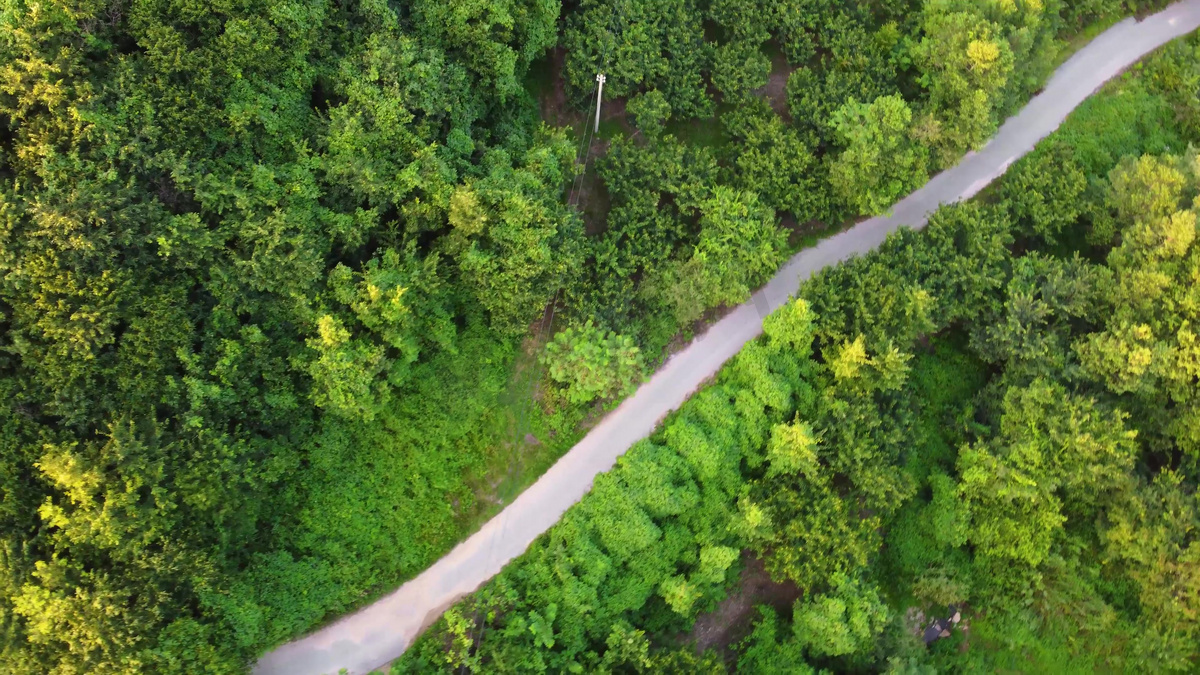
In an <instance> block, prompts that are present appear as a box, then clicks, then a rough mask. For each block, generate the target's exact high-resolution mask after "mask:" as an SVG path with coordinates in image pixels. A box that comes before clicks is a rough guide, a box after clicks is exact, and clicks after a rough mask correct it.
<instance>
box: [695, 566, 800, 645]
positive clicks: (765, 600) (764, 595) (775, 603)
mask: <svg viewBox="0 0 1200 675" xmlns="http://www.w3.org/2000/svg"><path fill="white" fill-rule="evenodd" d="M742 564H743V568H742V575H741V577H740V578H739V579H738V583H737V586H735V587H734V589H733V590H732V591H730V593H729V596H728V597H726V598H725V599H724V600H722V601H721V604H719V605H717V608H716V609H714V610H713V611H711V612H709V613H708V614H704V615H702V616H700V617H699V618H697V619H696V624H695V625H694V626H693V627H692V632H691V633H689V634H688V636H687V638H686V639H685V642H690V643H692V644H693V645H694V646H695V648H696V651H697V652H703V651H705V650H707V649H715V650H717V651H718V652H719V653H721V654H722V655H723V656H724V657H725V658H726V659H727V660H728V659H731V658H732V657H733V649H732V648H733V646H734V645H736V644H737V643H738V642H740V641H741V640H742V639H743V638H745V637H746V636H747V635H749V634H750V631H751V630H752V628H753V624H754V621H755V620H757V619H758V611H757V610H756V609H755V607H756V606H757V605H770V606H771V607H774V608H775V609H776V610H777V611H779V612H780V613H782V614H787V613H788V612H789V611H790V609H791V606H792V603H794V602H795V601H796V600H797V599H798V598H799V597H800V589H799V588H796V585H795V584H793V583H792V582H790V581H789V582H785V583H782V584H781V583H777V582H775V581H772V580H771V575H769V574H767V570H766V568H765V567H763V563H762V561H761V560H759V559H758V558H756V557H754V556H753V555H752V554H750V553H743V554H742Z"/></svg>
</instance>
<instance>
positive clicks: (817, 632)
mask: <svg viewBox="0 0 1200 675" xmlns="http://www.w3.org/2000/svg"><path fill="white" fill-rule="evenodd" d="M830 586H831V587H832V590H831V591H830V592H828V593H822V594H820V595H816V596H813V597H811V598H808V599H806V600H803V601H799V602H797V603H796V608H795V616H794V617H793V627H794V630H795V632H796V639H797V641H798V642H799V643H800V644H801V645H803V646H804V648H805V649H806V650H807V651H808V652H810V653H811V654H813V655H815V656H818V657H820V656H848V655H851V654H866V653H868V652H870V651H872V650H873V648H874V646H875V638H876V636H878V635H879V633H881V632H882V631H883V627H884V625H885V624H886V623H887V621H888V607H887V605H885V604H884V603H883V600H882V599H881V598H880V597H879V593H878V591H877V590H876V589H874V588H871V587H870V586H868V585H865V584H864V583H863V582H862V581H859V580H857V579H847V578H845V577H842V578H836V577H835V578H834V580H833V581H832V583H831V584H830Z"/></svg>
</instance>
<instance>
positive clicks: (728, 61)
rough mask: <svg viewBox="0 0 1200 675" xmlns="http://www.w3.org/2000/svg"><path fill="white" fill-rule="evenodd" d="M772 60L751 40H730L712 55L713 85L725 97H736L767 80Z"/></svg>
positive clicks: (756, 87)
mask: <svg viewBox="0 0 1200 675" xmlns="http://www.w3.org/2000/svg"><path fill="white" fill-rule="evenodd" d="M770 74H771V60H770V59H768V58H767V55H766V54H764V53H762V50H761V49H759V48H758V45H756V44H754V43H753V42H730V43H729V44H724V45H721V46H719V47H717V49H716V51H715V53H714V55H713V73H712V81H713V86H714V87H716V88H717V91H719V92H721V93H722V94H723V95H724V96H725V97H726V98H735V97H737V96H741V95H744V94H747V93H749V92H750V90H752V89H758V88H759V87H762V86H763V85H765V84H766V83H767V77H768V76H769V75H770Z"/></svg>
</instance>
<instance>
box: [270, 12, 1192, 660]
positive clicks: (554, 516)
mask: <svg viewBox="0 0 1200 675" xmlns="http://www.w3.org/2000/svg"><path fill="white" fill-rule="evenodd" d="M1197 27H1200V0H1183V1H1182V2H1178V3H1176V4H1174V5H1172V6H1170V7H1168V8H1167V9H1165V10H1163V11H1162V12H1159V13H1158V14H1155V15H1153V16H1150V17H1148V18H1146V19H1144V20H1142V21H1140V22H1138V21H1134V20H1133V19H1126V20H1124V21H1122V22H1121V23H1118V24H1116V25H1114V26H1113V27H1112V28H1110V29H1109V30H1107V31H1105V32H1104V33H1102V34H1101V35H1099V36H1098V37H1097V38H1096V39H1094V40H1093V41H1092V42H1090V43H1089V44H1088V45H1087V46H1086V47H1084V48H1083V49H1081V50H1080V51H1079V52H1077V53H1076V54H1075V55H1074V56H1072V57H1071V59H1070V60H1069V61H1067V62H1066V63H1064V64H1063V65H1062V66H1061V67H1060V68H1059V69H1058V70H1057V71H1056V72H1055V73H1054V76H1053V77H1052V78H1051V79H1050V81H1049V82H1048V83H1047V85H1046V88H1045V89H1044V91H1043V92H1042V94H1040V95H1039V96H1037V97H1036V98H1034V99H1033V100H1032V101H1030V102H1029V104H1028V105H1026V106H1025V108H1023V109H1022V110H1021V112H1020V113H1019V114H1017V115H1016V116H1014V117H1012V118H1009V120H1008V121H1007V122H1005V124H1004V125H1003V126H1002V127H1001V128H1000V130H999V132H998V133H997V135H996V137H995V138H994V139H992V141H991V142H990V143H988V144H987V146H986V147H984V148H983V149H982V150H980V151H979V152H974V153H971V154H969V155H967V156H966V157H964V158H963V160H962V161H961V162H960V163H959V164H958V165H957V166H955V167H954V168H953V169H950V170H947V171H945V172H943V173H941V174H939V175H938V176H936V177H934V178H933V179H932V180H931V181H929V183H927V184H926V185H925V186H924V187H922V188H921V189H920V190H917V191H916V192H914V193H912V194H911V195H909V196H908V197H906V198H905V199H904V200H903V201H901V202H900V203H898V204H896V206H895V208H894V209H893V211H892V213H891V214H890V215H887V216H881V217H878V218H872V219H871V220H867V221H864V222H862V223H860V224H858V225H856V226H855V227H853V228H851V229H849V230H846V231H845V232H842V233H840V234H838V235H835V236H833V237H830V238H828V239H825V240H824V241H822V242H821V243H820V244H818V245H817V246H815V247H813V248H810V249H806V250H804V251H801V252H800V253H798V254H797V255H796V256H795V257H793V258H792V259H791V260H790V261H789V262H788V263H787V264H786V265H785V266H784V267H783V268H782V269H781V270H780V271H779V273H778V274H776V275H775V277H774V278H773V279H772V280H771V281H770V282H769V283H768V284H767V285H766V286H765V287H763V288H762V289H760V290H759V291H758V292H756V293H755V294H754V295H753V296H752V298H751V300H750V301H749V302H747V303H746V304H743V305H741V306H739V307H738V308H737V309H736V310H734V311H733V312H731V313H730V314H729V315H728V316H726V317H725V318H724V319H722V320H721V321H720V322H718V323H716V324H714V325H713V326H712V327H711V328H709V330H708V331H707V332H706V333H705V334H704V335H702V336H700V337H699V338H697V339H696V340H695V341H694V342H692V343H691V344H690V345H689V346H688V347H687V348H686V349H684V350H683V351H681V352H679V353H677V354H675V355H674V356H673V357H671V359H670V360H668V361H667V363H666V364H664V365H663V367H662V368H661V369H660V370H659V371H658V372H657V373H655V374H654V376H653V377H652V378H651V379H650V380H649V381H648V382H646V383H645V384H643V385H642V386H641V387H640V388H639V389H638V390H637V392H636V393H635V394H634V395H633V396H631V397H629V398H628V399H627V400H625V402H624V403H622V404H621V405H620V407H618V408H617V409H616V410H613V411H612V412H611V413H609V414H608V416H607V417H605V419H604V420H603V421H601V422H600V423H599V424H598V425H596V427H595V428H593V429H592V431H591V432H590V433H589V434H588V435H587V436H585V437H584V438H583V440H581V441H580V442H579V443H578V444H577V445H576V446H575V447H573V448H571V450H570V451H569V452H568V453H567V454H566V455H564V456H563V457H562V459H560V460H559V461H558V463H556V464H555V465H554V466H553V467H552V468H551V469H550V470H549V471H547V472H546V473H545V475H543V476H542V477H541V478H540V479H539V480H538V481H537V482H536V483H534V484H533V485H532V486H530V487H529V489H527V490H526V491H525V492H524V493H522V494H521V495H520V496H519V497H518V498H517V499H516V500H514V501H513V503H512V504H510V505H509V506H508V507H507V508H505V509H504V510H503V511H502V512H500V514H499V515H497V516H496V517H495V518H493V519H492V520H490V521H488V523H487V524H485V525H484V526H483V528H482V529H480V530H479V531H478V532H476V533H475V534H474V535H472V536H471V537H470V538H468V539H467V540H465V541H463V542H462V543H461V544H459V545H458V546H457V547H455V548H454V550H452V551H451V552H450V553H448V554H447V555H446V556H445V557H443V558H442V559H441V560H439V561H437V562H436V563H434V564H433V566H431V567H430V568H429V569H427V570H425V571H424V572H422V573H421V574H420V575H419V576H417V577H416V578H414V579H412V580H411V581H409V582H408V583H406V584H404V585H403V586H401V587H400V588H398V589H396V590H395V591H393V592H392V593H390V594H389V595H387V596H385V597H383V598H381V599H379V600H378V601H377V602H375V603H373V604H371V605H369V606H367V607H364V608H362V609H361V610H359V611H357V612H355V613H353V614H350V615H348V616H346V617H343V618H342V619H340V620H338V621H336V622H335V623H332V624H330V625H328V626H326V627H324V628H322V629H320V630H318V631H317V632H315V633H312V634H311V635H308V636H306V637H303V638H300V639H298V640H296V641H294V642H290V643H288V644H285V645H283V646H281V647H279V648H277V649H275V650H274V651H271V652H269V653H267V654H266V655H264V656H263V657H262V659H261V660H259V662H258V663H257V665H255V667H254V671H253V672H254V673H255V675H334V674H336V673H338V671H339V669H342V668H344V669H346V671H347V672H348V673H349V675H363V674H365V673H369V672H370V671H371V670H372V669H375V668H380V667H382V666H384V665H385V664H387V663H389V662H390V661H392V660H393V659H395V658H396V657H398V656H400V655H401V654H402V653H404V650H405V649H406V648H407V647H408V645H409V644H411V643H412V641H413V639H414V638H416V636H417V635H418V634H419V633H420V632H421V630H422V629H423V628H424V627H425V626H427V625H428V624H430V623H432V622H433V621H434V620H436V619H437V617H438V616H440V614H441V613H442V612H443V611H445V610H446V609H447V608H448V607H450V605H452V604H453V603H454V602H455V601H456V600H458V599H459V598H461V597H462V596H464V595H466V594H468V593H470V592H471V591H474V590H475V589H477V588H479V587H480V586H482V585H483V584H484V583H485V582H486V581H487V580H488V579H490V578H492V577H493V576H495V575H496V574H497V573H498V572H499V571H500V570H501V568H503V567H504V565H505V564H507V563H508V562H509V561H510V560H512V559H513V558H515V557H517V556H519V555H520V554H521V553H523V552H524V551H525V549H526V548H528V547H529V545H530V544H532V543H533V541H534V539H536V538H537V537H538V536H539V535H541V534H542V533H543V532H545V531H546V530H548V529H549V528H550V526H552V525H554V523H555V522H557V521H558V519H559V518H560V517H561V516H562V514H563V512H564V511H566V510H567V508H569V507H570V506H571V505H572V504H574V503H575V502H577V501H579V500H580V498H582V497H583V495H584V494H586V493H587V491H588V490H590V489H591V486H592V479H593V478H594V477H595V476H596V474H598V473H601V472H603V471H607V470H609V469H610V468H611V467H612V466H613V464H614V463H615V462H616V460H617V457H619V456H620V455H621V454H622V453H624V452H625V451H626V450H627V449H628V448H629V447H630V446H632V445H633V444H634V443H635V442H636V441H638V440H639V439H641V438H643V437H645V436H647V435H649V434H650V432H651V431H652V430H653V429H654V427H655V426H656V425H657V424H658V421H659V420H661V419H662V418H663V417H664V416H665V415H666V414H667V413H669V412H670V411H672V410H674V409H675V408H678V407H679V406H680V405H681V404H682V403H683V402H684V401H685V400H687V398H688V396H689V395H691V393H692V392H693V391H695V389H696V388H697V387H698V386H699V385H700V384H701V383H702V382H703V381H704V380H706V379H708V378H709V377H711V376H712V375H714V374H715V373H716V372H717V371H718V370H719V369H720V368H721V366H722V365H723V364H724V363H725V362H726V361H727V360H729V359H730V358H731V357H732V356H733V355H734V354H736V353H737V352H738V351H739V350H740V349H741V348H742V345H744V344H746V342H748V341H750V340H752V339H754V338H755V337H757V336H758V335H759V334H760V333H761V332H762V320H763V317H765V316H766V315H767V314H769V313H770V312H771V311H772V310H774V309H775V308H777V307H779V306H780V305H782V304H783V303H785V302H787V300H788V298H789V297H791V296H792V295H793V294H795V292H796V289H797V288H799V285H800V283H801V282H803V281H804V280H806V279H808V278H810V277H811V276H812V275H813V274H815V273H816V272H818V271H819V270H821V269H823V268H825V267H827V266H829V265H836V264H837V263H839V262H842V261H843V260H846V259H848V258H851V257H853V256H856V255H861V254H863V253H866V252H868V251H870V250H872V249H873V248H875V247H876V246H878V245H879V244H880V243H881V242H882V241H883V240H884V238H886V237H887V235H888V234H889V233H890V232H892V231H894V230H896V229H897V228H899V227H905V226H906V227H914V228H920V227H922V226H924V224H925V221H926V219H927V218H928V217H929V214H930V213H932V212H933V211H934V210H936V209H937V208H938V206H940V205H942V204H947V203H953V202H957V201H959V200H963V199H968V198H970V197H972V196H974V195H975V194H976V193H978V192H979V191H980V190H982V189H983V188H984V187H986V186H987V185H988V184H989V183H991V182H992V181H993V180H995V179H996V178H997V177H999V176H1000V175H1002V174H1003V173H1004V171H1005V170H1006V169H1007V168H1008V167H1009V166H1010V165H1011V164H1012V163H1013V162H1014V161H1016V160H1017V159H1018V158H1020V157H1021V156H1023V155H1024V154H1025V153H1027V152H1029V151H1030V150H1032V149H1033V147H1034V146H1035V145H1036V144H1037V142H1038V141H1040V140H1041V139H1043V138H1045V137H1046V136H1047V135H1049V134H1050V133H1051V132H1053V131H1054V130H1055V129H1057V128H1058V126H1059V125H1060V124H1062V122H1063V120H1065V119H1066V117H1067V115H1068V114H1070V112H1071V111H1072V110H1074V109H1075V108H1076V107H1077V106H1078V105H1079V104H1080V103H1082V102H1083V101H1084V100H1086V99H1087V98H1088V97H1089V96H1091V95H1092V93H1094V92H1095V91H1096V90H1097V89H1099V88H1100V86H1101V85H1103V84H1104V83H1105V82H1107V81H1108V80H1109V79H1111V78H1113V77H1114V76H1116V75H1117V74H1119V73H1120V72H1121V71H1122V70H1124V69H1125V68H1127V67H1129V66H1130V65H1132V64H1133V63H1135V62H1137V61H1138V60H1139V59H1141V58H1142V57H1143V56H1144V55H1146V54H1147V53H1149V52H1151V51H1153V50H1154V49H1156V48H1158V47H1160V46H1162V45H1163V44H1166V43H1167V42H1169V41H1171V40H1173V39H1174V38H1177V37H1180V36H1182V35H1185V34H1187V33H1190V32H1192V31H1193V30H1196V28H1197Z"/></svg>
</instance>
